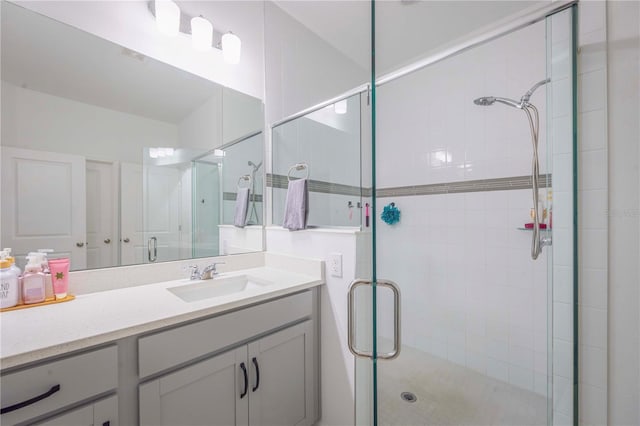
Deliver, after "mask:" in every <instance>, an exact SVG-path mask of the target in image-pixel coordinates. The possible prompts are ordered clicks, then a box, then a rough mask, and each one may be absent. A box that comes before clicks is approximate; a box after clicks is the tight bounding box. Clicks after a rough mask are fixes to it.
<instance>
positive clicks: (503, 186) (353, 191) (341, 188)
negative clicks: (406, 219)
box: [225, 173, 551, 200]
mask: <svg viewBox="0 0 640 426" xmlns="http://www.w3.org/2000/svg"><path fill="white" fill-rule="evenodd" d="M287 182H288V181H287V177H286V176H283V175H273V174H270V173H269V174H267V186H268V187H271V188H281V189H287ZM549 187H551V174H545V175H540V188H549ZM529 188H531V176H512V177H506V178H493V179H478V180H466V181H457V182H444V183H434V184H428V185H411V186H398V187H392V188H378V189H377V190H376V196H377V197H378V198H385V197H409V196H416V195H438V194H459V193H465V192H487V191H510V190H515V189H529ZM309 191H311V192H320V193H324V194H340V195H351V196H362V197H364V198H367V197H371V188H362V189H361V188H360V187H358V186H351V185H342V184H338V183H331V182H324V181H320V180H309ZM225 194H226V193H225ZM225 199H226V198H225ZM233 199H234V200H235V197H234V198H233Z"/></svg>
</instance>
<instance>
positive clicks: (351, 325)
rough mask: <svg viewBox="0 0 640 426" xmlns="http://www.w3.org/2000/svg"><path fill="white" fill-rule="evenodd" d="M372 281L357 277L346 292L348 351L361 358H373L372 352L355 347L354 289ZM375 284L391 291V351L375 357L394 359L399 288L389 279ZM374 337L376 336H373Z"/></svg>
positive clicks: (398, 312)
mask: <svg viewBox="0 0 640 426" xmlns="http://www.w3.org/2000/svg"><path fill="white" fill-rule="evenodd" d="M370 285H372V282H371V281H370V280H364V279H357V280H354V281H353V282H352V283H351V284H350V285H349V293H348V302H347V308H348V311H349V312H348V315H347V345H348V347H349V351H350V352H351V353H352V354H353V355H355V356H357V357H361V358H373V353H372V352H371V351H361V350H359V349H357V348H356V347H355V343H354V340H355V335H356V330H355V326H356V325H355V318H354V312H355V290H356V289H357V288H358V287H361V286H370ZM376 285H377V286H379V287H386V288H389V289H391V291H392V292H393V310H394V312H393V332H394V333H393V349H392V350H391V352H385V353H382V354H377V356H376V358H378V359H394V358H396V357H398V355H400V344H401V343H400V288H399V287H398V286H397V284H396V283H394V282H393V281H389V280H378V281H377V282H376ZM373 338H374V339H375V338H376V336H374V337H373Z"/></svg>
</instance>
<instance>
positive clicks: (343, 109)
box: [333, 99, 347, 114]
mask: <svg viewBox="0 0 640 426" xmlns="http://www.w3.org/2000/svg"><path fill="white" fill-rule="evenodd" d="M333 110H334V111H335V113H336V114H346V113H347V100H346V99H343V100H341V101H338V102H336V103H335V104H333Z"/></svg>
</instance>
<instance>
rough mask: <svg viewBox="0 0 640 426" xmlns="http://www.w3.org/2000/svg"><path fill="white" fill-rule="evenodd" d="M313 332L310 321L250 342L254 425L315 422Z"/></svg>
mask: <svg viewBox="0 0 640 426" xmlns="http://www.w3.org/2000/svg"><path fill="white" fill-rule="evenodd" d="M313 336H314V333H313V327H312V323H311V321H306V322H304V323H302V324H299V325H296V326H293V327H290V328H287V329H284V330H282V331H279V332H277V333H274V334H271V335H269V336H267V337H264V338H262V339H260V340H258V341H256V342H253V343H250V344H249V359H248V361H249V366H250V367H251V374H250V377H251V381H250V388H251V392H250V393H251V400H250V404H249V423H250V424H251V425H252V426H258V425H260V426H294V425H311V424H313V423H314V422H315V420H316V406H315V401H316V398H315V393H314V392H315V391H314V389H315V387H314V386H315V376H314V359H313V351H314V344H313V339H314V337H313Z"/></svg>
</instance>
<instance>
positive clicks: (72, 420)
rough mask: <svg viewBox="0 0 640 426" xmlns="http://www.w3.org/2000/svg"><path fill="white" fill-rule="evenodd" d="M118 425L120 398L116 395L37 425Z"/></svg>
mask: <svg viewBox="0 0 640 426" xmlns="http://www.w3.org/2000/svg"><path fill="white" fill-rule="evenodd" d="M118 423H119V422H118V397H117V396H115V395H114V396H112V397H110V398H107V399H103V400H102V401H98V402H96V403H94V404H90V405H85V406H83V407H80V408H76V409H75V410H72V411H69V412H67V413H65V414H62V415H60V416H57V417H54V418H52V419H49V420H46V421H44V422H42V423H36V424H37V425H38V426H118Z"/></svg>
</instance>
